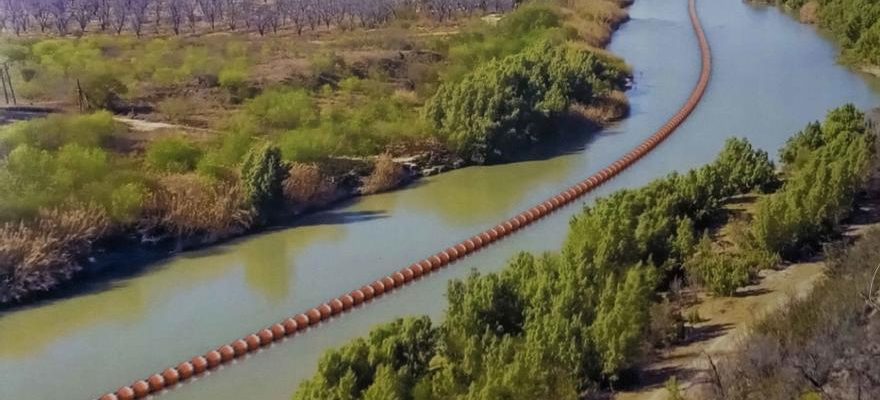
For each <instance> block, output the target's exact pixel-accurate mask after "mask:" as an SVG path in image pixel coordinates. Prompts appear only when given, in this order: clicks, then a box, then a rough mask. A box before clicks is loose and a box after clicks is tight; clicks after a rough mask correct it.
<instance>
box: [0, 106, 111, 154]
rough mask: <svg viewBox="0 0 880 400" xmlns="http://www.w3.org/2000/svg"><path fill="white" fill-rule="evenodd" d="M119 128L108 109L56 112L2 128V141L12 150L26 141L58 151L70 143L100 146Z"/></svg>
mask: <svg viewBox="0 0 880 400" xmlns="http://www.w3.org/2000/svg"><path fill="white" fill-rule="evenodd" d="M118 130H119V127H118V126H117V124H116V123H115V122H114V121H113V115H112V114H110V113H108V112H106V111H99V112H96V113H94V114H86V115H66V114H53V115H49V116H47V117H45V118H38V119H33V120H30V121H22V122H16V123H14V124H11V125H9V126H6V127H3V128H0V143H2V146H3V147H6V148H8V149H14V148H15V147H17V146H19V145H22V144H27V145H29V146H32V147H36V148H39V149H44V150H57V149H59V148H61V147H63V146H64V145H66V144H76V145H80V146H83V147H100V146H103V145H105V144H106V142H107V141H108V140H109V139H110V138H111V137H113V136H114V135H115V134H116V133H117V131H118Z"/></svg>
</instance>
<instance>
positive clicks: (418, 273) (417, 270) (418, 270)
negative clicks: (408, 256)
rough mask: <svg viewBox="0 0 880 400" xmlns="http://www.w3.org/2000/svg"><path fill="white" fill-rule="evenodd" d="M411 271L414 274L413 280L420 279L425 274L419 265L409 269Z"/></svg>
mask: <svg viewBox="0 0 880 400" xmlns="http://www.w3.org/2000/svg"><path fill="white" fill-rule="evenodd" d="M409 270H410V271H412V272H413V278H420V277H421V276H422V275H424V274H425V269H424V268H422V266H421V265H419V264H416V265H413V266H411V267H409Z"/></svg>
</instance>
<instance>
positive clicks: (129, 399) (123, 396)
mask: <svg viewBox="0 0 880 400" xmlns="http://www.w3.org/2000/svg"><path fill="white" fill-rule="evenodd" d="M116 397H118V398H119V400H134V389H132V388H131V387H129V386H123V387H121V388H119V390H117V391H116Z"/></svg>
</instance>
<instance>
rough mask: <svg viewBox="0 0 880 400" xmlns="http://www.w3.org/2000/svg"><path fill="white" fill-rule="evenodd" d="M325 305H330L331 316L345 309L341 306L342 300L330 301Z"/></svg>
mask: <svg viewBox="0 0 880 400" xmlns="http://www.w3.org/2000/svg"><path fill="white" fill-rule="evenodd" d="M327 304H329V305H330V314H332V315H336V314H339V313H341V312H342V309H343V308H345V306H344V305H343V304H342V300H339V299H333V300H330V302H329V303H327Z"/></svg>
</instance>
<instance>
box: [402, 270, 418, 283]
mask: <svg viewBox="0 0 880 400" xmlns="http://www.w3.org/2000/svg"><path fill="white" fill-rule="evenodd" d="M400 273H401V275H403V283H408V282H410V281H412V280H413V279H415V277H416V274H415V272H413V270H412V267H406V268H404V269H402V270H401V271H400Z"/></svg>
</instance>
